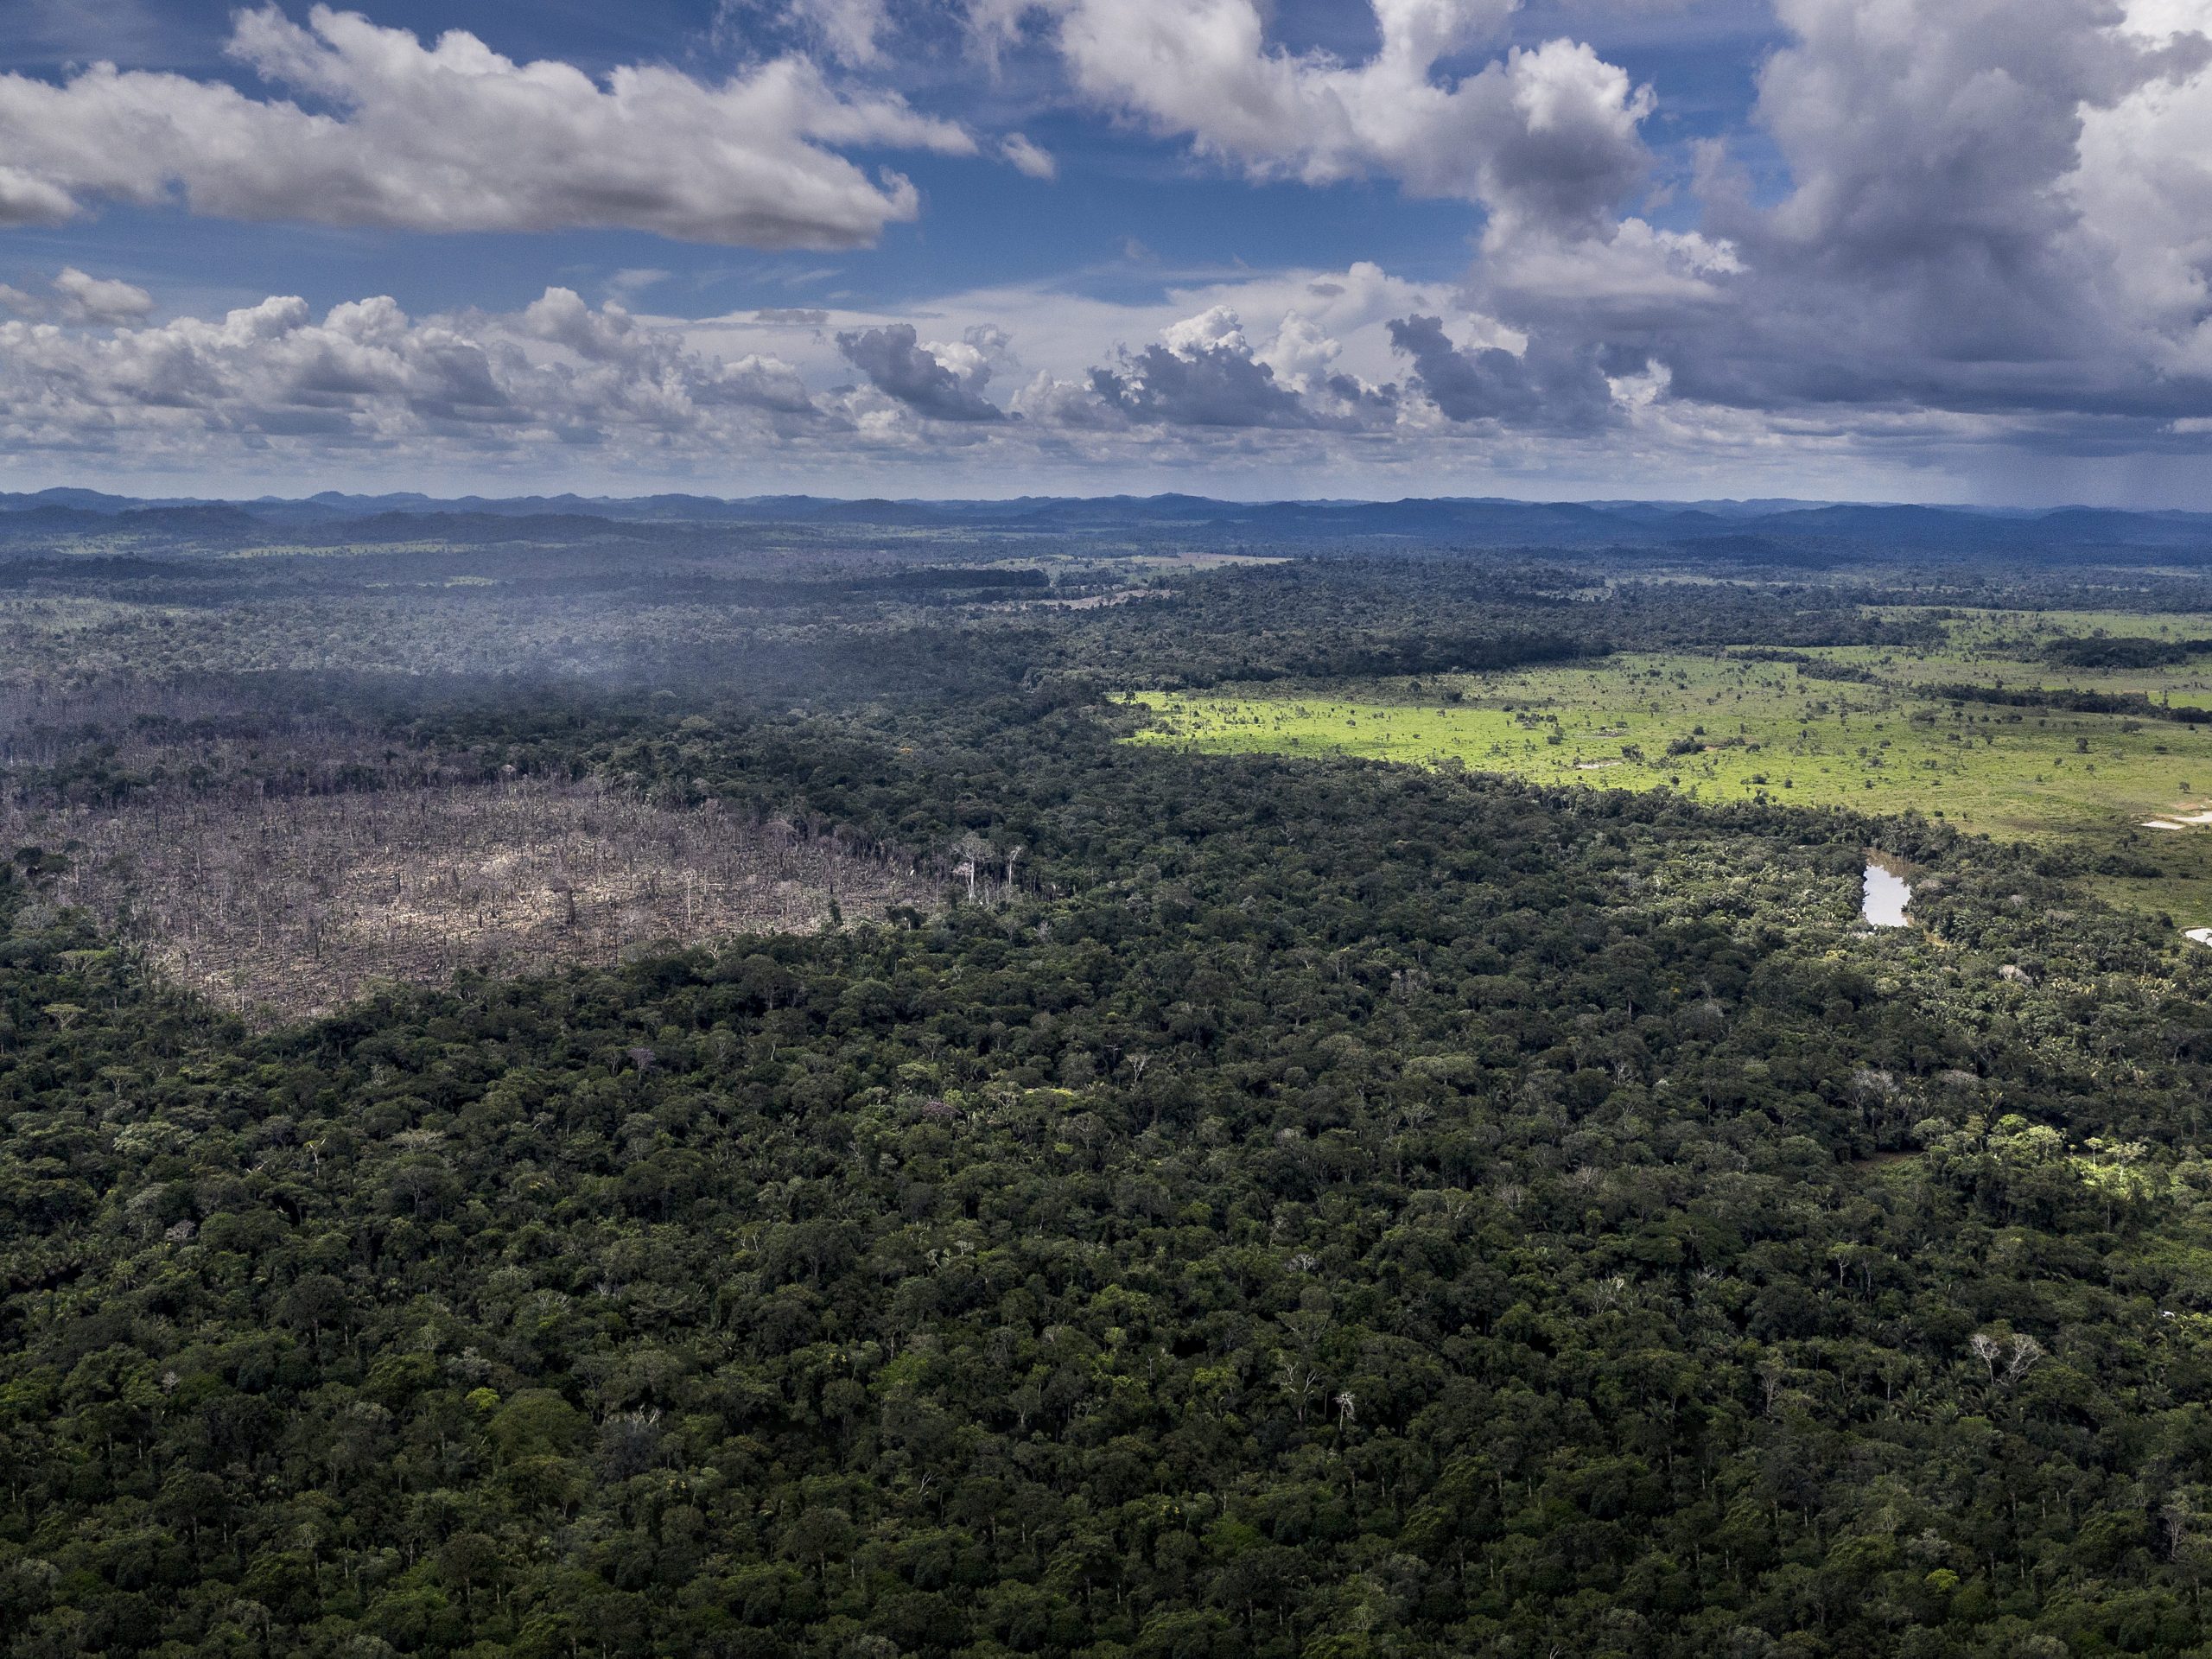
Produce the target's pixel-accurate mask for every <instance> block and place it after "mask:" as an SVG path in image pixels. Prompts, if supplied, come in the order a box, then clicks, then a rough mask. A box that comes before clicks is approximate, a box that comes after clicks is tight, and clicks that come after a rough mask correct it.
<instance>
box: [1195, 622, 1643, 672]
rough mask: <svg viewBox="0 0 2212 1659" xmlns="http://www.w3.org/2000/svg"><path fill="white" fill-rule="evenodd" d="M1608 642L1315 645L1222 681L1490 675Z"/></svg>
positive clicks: (1600, 653)
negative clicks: (1310, 648)
mask: <svg viewBox="0 0 2212 1659" xmlns="http://www.w3.org/2000/svg"><path fill="white" fill-rule="evenodd" d="M1612 649H1613V647H1612V645H1611V642H1610V641H1607V640H1605V639H1575V638H1573V637H1572V636H1569V635H1566V634H1548V633H1530V634H1406V635H1400V636H1396V637H1393V638H1389V639H1347V640H1344V641H1341V642H1332V641H1320V642H1317V643H1316V644H1315V645H1314V646H1313V649H1312V650H1310V651H1308V652H1305V653H1304V654H1302V655H1299V656H1296V657H1293V658H1288V659H1287V660H1285V661H1284V662H1281V663H1280V664H1259V663H1249V664H1234V665H1231V666H1230V667H1227V668H1226V669H1224V671H1222V673H1221V674H1220V675H1219V676H1218V678H1219V679H1220V680H1222V681H1248V680H1280V679H1315V680H1330V679H1362V678H1370V677H1385V678H1387V677H1398V676H1403V675H1408V674H1489V673H1494V672H1496V671H1498V670H1500V669H1507V668H1518V667H1521V666H1522V665H1524V664H1532V663H1563V662H1572V661H1573V660H1575V659H1576V658H1584V657H1605V656H1610V655H1611V652H1612Z"/></svg>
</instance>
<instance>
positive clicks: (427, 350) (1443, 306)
mask: <svg viewBox="0 0 2212 1659" xmlns="http://www.w3.org/2000/svg"><path fill="white" fill-rule="evenodd" d="M2208 283H2212V0H1522V3H1518V4H1516V3H1514V0H1274V3H1272V4H1269V3H1265V0H626V3H624V4H622V5H620V6H610V5H607V4H604V3H599V0H589V3H588V0H536V3H532V4H531V5H528V6H518V5H514V4H512V3H504V4H494V3H492V0H372V7H371V9H370V10H343V9H339V8H334V7H327V6H311V7H310V6H302V5H299V4H296V3H293V0H274V3H265V4H258V5H248V6H245V7H243V8H235V9H234V8H232V7H231V6H228V5H225V4H220V3H203V0H0V489H36V488H41V487H46V486H54V485H77V486H92V487H98V488H105V489H111V490H116V491H119V492H128V493H145V494H156V495H179V494H189V495H212V496H229V497H244V496H251V495H255V494H259V493H277V494H302V493H309V492H312V491H315V490H318V489H324V488H339V489H348V490H372V491H375V490H400V489H410V490H422V491H425V492H429V493H441V494H450V493H467V492H481V493H493V494H521V493H540V492H554V491H563V490H575V491H578V492H581V493H606V494H616V495H623V494H641V493H652V492H657V491H663V490H687V491H696V492H699V493H709V494H716V495H728V496H742V495H753V494H765V493H784V492H804V493H814V494H821V495H836V496H866V495H890V496H916V497H953V496H966V497H982V496H990V497H998V496H1009V495H1019V494H1025V493H1056V494H1107V493H1120V492H1130V493H1152V492H1156V491H1163V490H1179V491H1189V492H1192V493H1203V494H1211V495H1216V496H1224V497H1238V498H1247V499H1265V498H1311V497H1351V496H1362V497H1384V498H1395V497H1399V496H1408V495H1423V496H1427V495H1504V496H1514V497H1520V498H1525V499H1592V498H1621V497H1631V496H1634V497H1645V498H1669V499H1703V498H1711V497H1720V496H1737V497H1767V496H1789V497H1797V498H1821V499H1885V500H1899V499H1910V500H1924V501H1959V502H1979V503H1985V504H1990V505H2056V504H2060V503H2066V502H2087V503H2092V504H2097V505H2119V506H2144V507H2186V508H2196V509H2212V287H2209V286H2208Z"/></svg>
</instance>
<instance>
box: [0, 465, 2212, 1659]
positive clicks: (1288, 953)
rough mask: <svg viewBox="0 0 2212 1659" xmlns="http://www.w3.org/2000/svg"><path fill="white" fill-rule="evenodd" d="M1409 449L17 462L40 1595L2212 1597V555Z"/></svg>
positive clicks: (1696, 1630)
mask: <svg viewBox="0 0 2212 1659" xmlns="http://www.w3.org/2000/svg"><path fill="white" fill-rule="evenodd" d="M1386 528H1387V527H1386ZM1370 529H1372V533H1359V534H1350V533H1347V534H1344V535H1341V536H1333V537H1332V536H1331V535H1328V534H1325V533H1322V532H1319V531H1313V529H1311V527H1308V528H1307V529H1306V530H1303V531H1299V532H1298V533H1296V534H1292V533H1290V532H1289V531H1287V530H1283V531H1281V533H1271V532H1270V531H1269V528H1268V526H1267V525H1265V524H1253V523H1249V522H1245V523H1238V524H1225V525H1214V526H1211V527H1208V526H1205V525H1192V524H1169V523H1164V522H1152V521H1147V520H1143V519H1141V518H1132V519H1131V520H1130V521H1129V522H1128V523H1125V524H1121V525H1120V526H1118V527H1116V528H1110V529H1106V530H1102V529H1099V528H1098V527H1096V525H1092V526H1087V527H1085V526H1066V525H1045V524H1007V525H1004V526H1001V527H996V528H994V527H992V526H990V525H988V524H982V525H966V526H952V527H948V526H945V525H941V524H895V523H888V522H884V523H868V522H860V521H858V520H857V519H856V520H855V521H853V522H836V521H833V520H829V519H822V518H817V520H814V521H810V522H807V523H803V524H776V523H765V522H763V523H736V522H732V523H706V524H702V523H686V522H682V521H680V520H674V519H671V520H666V521H663V522H656V523H650V524H647V523H619V522H615V521H613V520H609V519H606V518H587V517H582V516H577V515H569V516H550V515H539V516H536V517H529V516H517V517H512V518H494V517H492V516H489V515H475V516H468V515H460V514H452V513H446V514H440V513H429V512H426V513H423V514H419V515H415V516H412V517H410V516H407V515H404V514H397V513H393V514H388V515H385V516H383V517H378V518H365V519H363V520H361V521H359V522H358V523H347V522H340V521H335V520H332V521H327V522H324V521H318V523H316V524H313V525H309V526H308V527H306V528H302V526H300V525H296V524H293V525H286V524H272V523H269V522H264V521H260V520H254V519H251V518H248V517H246V516H245V515H243V514H240V513H238V512H234V511H232V510H229V509H205V510H201V509H181V510H175V511H170V512H154V513H149V514H135V515H134V514H127V513H124V514H118V513H111V512H92V511H89V510H87V511H83V512H76V511H60V510H54V509H36V510H31V509H25V510H21V511H16V512H0V858H4V861H5V863H4V873H0V1122H3V1123H4V1135H0V1649H3V1650H4V1652H5V1653H6V1654H7V1655H9V1656H11V1659H61V1656H79V1655H106V1656H118V1659H120V1656H126V1655H156V1656H162V1659H185V1656H226V1659H246V1656H252V1659H264V1656H278V1655H284V1656H289V1655H303V1656H329V1659H375V1656H391V1655H408V1656H414V1655H422V1656H467V1659H505V1656H516V1659H524V1656H528V1659H584V1656H591V1659H616V1656H621V1659H632V1656H635V1659H646V1656H691V1655H709V1656H714V1655H721V1656H742V1659H899V1656H961V1659H1007V1656H1016V1655H1019V1656H1030V1655H1040V1656H1042V1655H1079V1656H1084V1659H1431V1656H1434V1659H1444V1656H1455V1659H1456V1656H1495V1659H1548V1656H1564V1655H1575V1656H1623V1659H1630V1656H1633V1659H1644V1656H1679V1659H1703V1656H1723V1659H1769V1656H1783V1655H1793V1656H1835V1659H1858V1656H1872V1655H1895V1656H1912V1659H1938V1656H1943V1659H1950V1656H1957V1659H1985V1656H1986V1659H2059V1656H2064V1655H2069V1654H2082V1655H2105V1654H2187V1653H2191V1652H2198V1653H2206V1654H2212V1605H2207V1604H2206V1602H2205V1600H2204V1592H2205V1590H2206V1588H2207V1587H2208V1583H2212V1157H2209V1156H2208V1155H2207V1151H2206V1145H2205V1137H2206V1135H2207V1132H2208V1128H2212V1123H2208V1119H2212V1018H2209V1017H2208V1002H2209V1001H2212V948H2209V947H2208V946H2207V945H2205V944H2202V943H2198V942H2196V941H2195V940H2192V939H2191V938H2190V936H2189V933H2190V929H2192V928H2201V927H2203V926H2206V925H2212V909H2208V908H2206V906H2207V902H2208V899H2212V851H2209V850H2208V849H2212V758H2207V759H2199V758H2198V756H2199V754H2200V753H2202V754H2204V755H2205V756H2207V757H2212V748H2207V747H2205V746H2207V745H2212V681H2208V679H2207V678H2206V676H2208V675H2212V556H2208V555H2207V554H2206V553H2205V551H2204V550H2202V549H2191V548H2190V547H2187V546H2178V545H2177V546H2172V547H2165V548H2160V549H2155V550H2146V549H2145V548H2144V547H2142V546H2128V547H2113V548H2110V549H2107V550H2103V551H2099V550H2097V549H2096V548H2094V546H2090V547H2088V548H2086V549H2085V548H2083V547H2081V546H2075V547H2069V548H2068V549H2067V550H2065V551H2064V552H2063V556H2061V555H2060V554H2057V553H2054V552H2052V551H2050V550H2049V549H2047V548H2037V547H2024V546H2023V545H2019V544H2015V543H2012V542H2008V541H2007V540H2006V538H2005V531H2004V529H2003V526H2002V525H1999V526H1997V527H1996V528H1994V529H1990V528H1987V527H1985V528H1984V530H1983V531H1978V532H1977V535H1976V537H1974V538H1970V539H1967V540H1965V541H1958V542H1953V543H1923V544H1919V545H1916V546H1913V547H1910V548H1909V549H1904V548H1898V547H1894V546H1891V545H1889V544H1886V543H1884V542H1882V541H1881V540H1879V539H1878V538H1873V537H1867V536H1835V537H1827V536H1808V537H1804V538H1802V539H1800V540H1796V541H1778V540H1774V539H1762V538H1760V537H1749V536H1733V535H1716V536H1714V537H1710V538H1707V539H1702V540H1696V541H1685V542H1678V543H1667V544H1663V545H1662V544H1655V543H1641V544H1627V543H1622V544H1618V545H1615V544H1611V543H1607V542H1605V539H1604V538H1603V537H1594V538H1592V539H1590V540H1589V541H1588V543H1587V544H1576V545H1567V544H1554V545H1550V546H1547V547H1530V546H1526V545H1512V544H1478V543H1475V542H1473V541H1471V540H1469V539H1467V538H1465V537H1455V536H1453V535H1449V534H1439V533H1433V532H1430V533H1421V534H1412V533H1403V532H1402V531H1390V532H1389V533H1385V530H1384V529H1373V527H1370ZM2022 533H2023V534H2024V533H2025V532H2022ZM2082 533H2084V534H2090V533H2091V532H2090V531H2084V532H2082ZM2200 813H2202V817H2201V818H2200V817H2199V814H2200ZM1870 850H1872V851H1878V852H1879V853H1881V854H1883V855H1885V856H1886V857H1887V858H1888V859H1889V860H1890V861H1891V862H1892V863H1893V864H1894V866H1895V867H1896V868H1899V869H1902V870H1904V871H1905V872H1907V874H1908V877H1909V880H1910V883H1911V888H1912V898H1911V902H1910V911H1909V921H1908V924H1907V925H1903V926H1897V927H1884V928H1878V929H1877V928H1871V927H1869V926H1867V925H1866V924H1865V922H1864V921H1863V920H1862V918H1861V913H1860V896H1861V885H1860V884H1861V877H1862V874H1863V872H1864V870H1865V868H1866V858H1867V855H1868V853H1869V852H1870Z"/></svg>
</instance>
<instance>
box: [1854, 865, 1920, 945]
mask: <svg viewBox="0 0 2212 1659" xmlns="http://www.w3.org/2000/svg"><path fill="white" fill-rule="evenodd" d="M1911 902H1912V887H1911V886H1910V883H1908V882H1907V881H1906V880H1905V879H1904V866H1903V865H1901V864H1898V863H1897V861H1895V860H1893V859H1887V858H1885V857H1883V856H1882V855H1880V854H1879V853H1869V854H1868V855H1866V898H1865V899H1863V900H1861V901H1860V903H1859V914H1860V915H1862V916H1864V917H1865V918H1866V920H1867V924H1868V925H1870V926H1873V927H1903V926H1904V907H1905V906H1907V905H1909V904H1910V903H1911Z"/></svg>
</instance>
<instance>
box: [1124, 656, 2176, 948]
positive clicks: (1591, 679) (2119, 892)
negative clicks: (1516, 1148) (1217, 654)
mask: <svg viewBox="0 0 2212 1659" xmlns="http://www.w3.org/2000/svg"><path fill="white" fill-rule="evenodd" d="M1897 614H1901V615H1902V614H1909V613H1897ZM1926 614H1930V615H1933V616H1935V617H1936V619H1937V620H1940V621H1941V622H1942V630H1943V635H1942V640H1941V643H1939V644H1935V645H1928V646H1924V647H1904V646H1897V645H1883V646H1838V647H1825V648H1823V647H1813V648H1806V649H1796V650H1790V651H1786V652H1784V651H1764V650H1762V649H1761V648H1759V647H1756V646H1752V647H1732V648H1729V649H1726V650H1718V651H1713V652H1661V653H1624V654H1620V655H1617V656H1613V657H1610V658H1603V659H1597V660H1592V661H1589V662H1584V663H1574V664H1560V665H1547V666H1543V667H1539V668H1533V669H1529V670H1523V671H1511V672H1503V673H1496V674H1486V675H1472V676H1460V675H1451V676H1437V675H1432V676H1428V677H1422V678H1402V679H1389V680H1371V681H1363V682H1351V683H1308V684H1295V685H1274V686H1270V687H1268V689H1266V690H1255V691H1246V690H1235V691H1223V690H1210V691H1192V692H1164V691H1160V692H1145V693H1142V694H1140V695H1139V696H1136V697H1135V698H1134V699H1133V700H1132V701H1133V702H1135V703H1136V704H1138V705H1140V706H1141V707H1142V708H1144V709H1147V710H1148V711H1149V712H1150V715H1151V718H1150V720H1149V721H1148V723H1147V725H1146V727H1145V728H1144V729H1143V730H1142V731H1141V733H1140V734H1139V741H1145V742H1152V743H1162V744H1167V745H1171V746H1174V747H1180V748H1184V749H1186V750H1189V751H1192V752H1195V753H1238V752H1244V751H1253V750H1265V751H1271V752H1278V753H1291V754H1312V755H1325V754H1350V755H1359V756H1364V757H1370V758H1374V759H1380V760H1395V761H1403V762H1406V763H1408V764H1411V765H1417V766H1469V767H1473V768H1477V769H1479V770H1484V771H1490V772H1504V773H1509V774H1511V775H1513V776H1516V777H1519V778H1523V779H1529V780H1531V781H1534V782H1537V783H1542V784H1548V785H1576V786H1583V787H1588V788H1593V789H1632V790H1651V789H1674V790H1677V791H1681V792H1682V793H1684V794H1687V795H1689V796H1691V797H1694V798H1697V799H1699V800H1703V801H1713V802H1726V801H1751V800H1765V801H1772V802H1778V803H1782V804H1800V805H1804V806H1814V807H1817V806H1847V807H1850V808H1853V809H1854V810H1860V811H1864V812H1868V813H1873V814H1891V813H1904V812H1920V813H1923V814H1925V815H1927V816H1929V817H1940V818H1943V819H1945V820H1947V821H1948V822H1949V823H1954V824H1956V825H1957V826H1958V827H1960V828H1961V829H1966V830H1967V831H1969V832H1973V833H1979V834H1986V835H1990V836H1998V837H2000V838H2003V839H2006V840H2028V841H2046V842H2072V843H2075V844H2076V845H2078V846H2079V847H2081V848H2082V849H2083V850H2084V851H2085V852H2086V853H2087V854H2088V855H2090V861H2091V868H2093V869H2094V870H2095V872H2096V874H2094V876H2093V877H2092V880H2094V881H2095V883H2096V884H2097V885H2098V886H2099V887H2100V888H2101V890H2103V891H2104V892H2105V893H2107V896H2109V897H2112V898H2114V899H2120V900H2122V901H2124V902H2127V903H2131V904H2134V905H2137V906H2142V907H2145V908H2148V909H2152V910H2164V911H2169V912H2171V914H2172V915H2173V917H2174V918H2175V920H2176V921H2177V922H2180V923H2182V924H2183V925H2187V926H2191V927H2196V926H2202V925H2206V924H2208V923H2212V723H2191V722H2190V721H2189V720H2188V719H2187V718H2186V717H2185V714H2183V711H2186V710H2190V709H2203V708H2206V707H2212V654H2202V653H2197V652H2189V651H2187V650H2186V646H2187V645H2188V644H2189V643H2190V642H2193V641H2202V640H2212V617H2207V616H2196V615H2178V616H2129V615H2123V614H2120V613H2109V614H2107V613H2026V612H1986V613H1951V612H1942V613H1926ZM2138 641H2144V642H2151V643H2152V645H2156V646H2158V647H2159V649H2152V648H2150V647H2149V646H2146V645H2137V644H2136V642H2138ZM2054 653H2056V655H2055V654H2054ZM2162 655H2164V656H2170V657H2175V658H2178V660H2174V661H2167V662H2157V661H2146V660H2144V659H2146V658H2156V657H2158V656H2162ZM2097 658H2111V659H2113V661H2114V662H2115V663H2117V664H2120V665H2116V666H2106V665H2102V664H2101V662H2091V663H2088V664H2087V665H2085V664H2084V662H2083V661H2081V660H2076V659H2097ZM1962 685H1963V686H1972V687H1975V688H1980V689H1982V690H1986V691H1988V692H1992V693H1995V692H2002V693H2005V694H2007V695H2019V694H2024V693H2034V692H2038V691H2040V692H2053V693H2056V692H2063V693H2069V694H2075V693H2087V694H2092V695H2093V696H2097V697H2105V698H2140V699H2142V700H2143V706H2141V707H2130V708H2126V709H2078V708H2068V707H2064V706H2060V705H2059V704H2058V703H2051V704H2037V703H2033V702H2029V703H2023V704H2007V703H2004V702H1990V701H1982V700H1979V699H1976V698H1969V697H1964V696H1955V695H1953V694H1952V691H1953V689H1954V688H1956V687H1959V686H1962Z"/></svg>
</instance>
